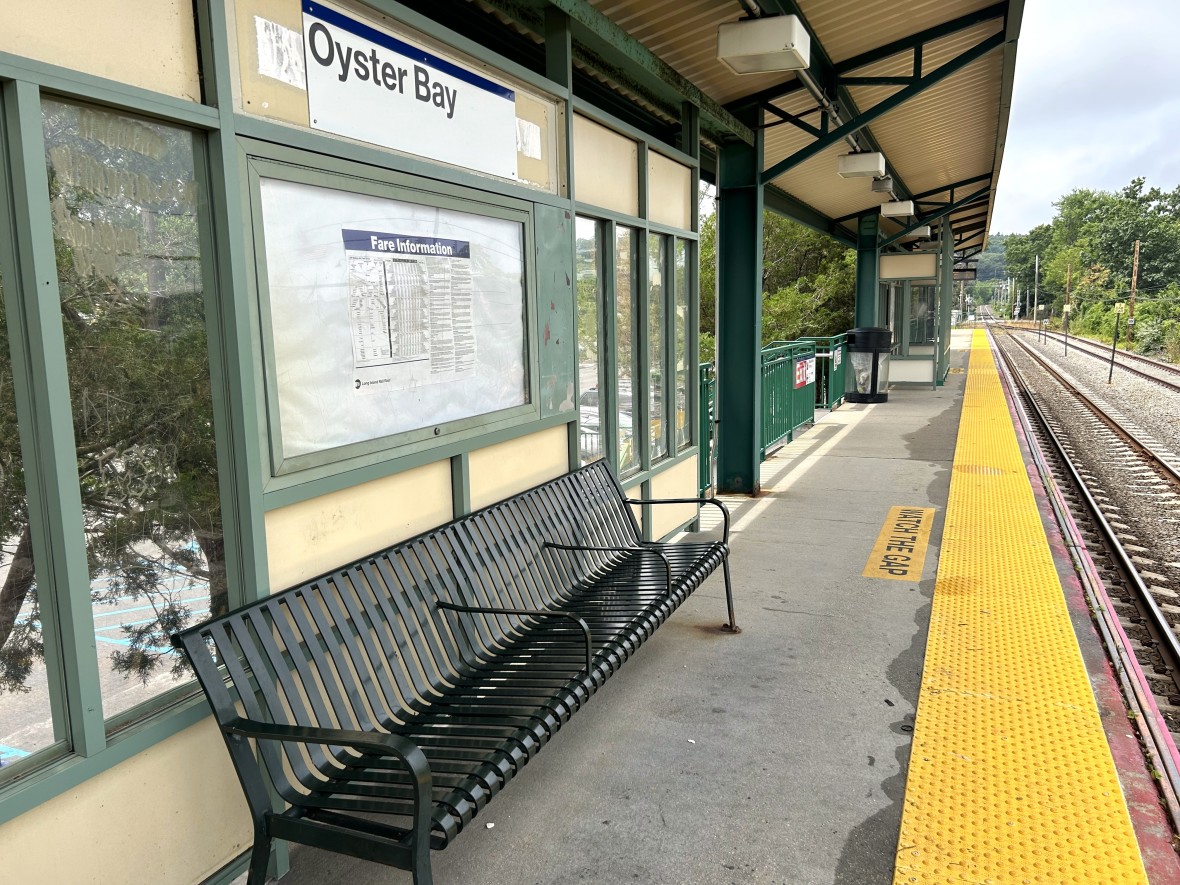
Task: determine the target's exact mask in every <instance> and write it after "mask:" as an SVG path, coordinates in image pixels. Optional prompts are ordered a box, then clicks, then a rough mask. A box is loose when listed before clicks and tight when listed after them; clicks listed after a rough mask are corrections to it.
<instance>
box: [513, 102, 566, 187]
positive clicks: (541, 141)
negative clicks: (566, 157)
mask: <svg viewBox="0 0 1180 885" xmlns="http://www.w3.org/2000/svg"><path fill="white" fill-rule="evenodd" d="M557 114H558V110H557V105H556V104H554V103H553V102H551V101H540V100H538V99H537V98H535V97H534V96H532V95H529V94H528V93H526V92H521V91H519V90H517V93H516V126H517V129H518V130H521V129H522V127H523V130H524V131H527V132H529V133H530V137H531V138H532V139H535V140H536V144H535V145H534V144H533V143H532V142H531V141H529V142H525V141H523V140H522V139H521V138H518V139H517V142H518V143H517V151H516V174H517V176H518V177H519V179H520V181H521V183H522V184H531V185H533V186H534V187H539V188H542V189H543V190H547V191H550V192H556V190H557V188H556V187H555V185H554V178H556V175H557V161H556V158H555V156H554V152H555V145H554V133H556V132H557ZM533 127H536V128H533ZM522 146H523V147H524V148H525V149H522Z"/></svg>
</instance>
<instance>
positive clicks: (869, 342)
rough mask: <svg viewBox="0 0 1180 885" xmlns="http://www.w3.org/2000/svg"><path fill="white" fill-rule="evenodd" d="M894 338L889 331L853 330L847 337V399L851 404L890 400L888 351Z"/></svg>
mask: <svg viewBox="0 0 1180 885" xmlns="http://www.w3.org/2000/svg"><path fill="white" fill-rule="evenodd" d="M892 339H893V334H892V333H891V332H890V331H889V330H888V329H879V328H868V329H853V330H852V331H851V332H849V333H848V361H849V363H851V365H850V366H849V370H850V371H849V372H848V374H847V375H846V376H845V377H846V378H847V379H848V380H847V382H846V384H845V399H846V400H847V401H848V402H850V403H883V402H885V401H886V400H887V399H889V394H888V392H887V391H888V390H889V351H890V350H891V349H892V348H893V340H892Z"/></svg>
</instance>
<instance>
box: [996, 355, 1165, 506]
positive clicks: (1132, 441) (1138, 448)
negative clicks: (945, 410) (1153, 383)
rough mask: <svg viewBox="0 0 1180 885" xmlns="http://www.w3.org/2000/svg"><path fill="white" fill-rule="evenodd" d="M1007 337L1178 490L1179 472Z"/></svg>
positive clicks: (1039, 360)
mask: <svg viewBox="0 0 1180 885" xmlns="http://www.w3.org/2000/svg"><path fill="white" fill-rule="evenodd" d="M1009 337H1010V338H1011V339H1012V340H1013V341H1015V342H1016V344H1017V345H1019V347H1020V348H1021V350H1023V351H1024V352H1025V353H1026V354H1028V355H1029V357H1031V358H1032V359H1033V361H1035V362H1036V363H1037V364H1038V365H1040V366H1041V368H1043V369H1044V370H1045V371H1046V372H1047V373H1048V374H1049V375H1051V376H1052V377H1053V379H1054V380H1056V381H1057V383H1058V384H1060V385H1061V386H1062V387H1064V388H1065V389H1066V390H1067V391H1068V392H1069V393H1070V394H1072V395H1073V396H1074V397H1076V398H1077V399H1078V401H1080V402H1081V403H1082V404H1083V405H1084V406H1086V408H1087V409H1089V410H1090V411H1091V412H1093V413H1094V416H1095V417H1096V418H1098V419H1099V420H1100V421H1101V422H1102V423H1103V424H1105V425H1106V426H1107V427H1109V428H1110V429H1111V430H1113V431H1114V432H1115V433H1116V434H1117V435H1118V436H1120V437H1122V438H1123V439H1124V440H1126V442H1127V443H1128V444H1129V445H1130V447H1131V448H1132V449H1133V450H1134V451H1135V452H1136V453H1138V454H1139V455H1141V456H1142V457H1143V458H1145V459H1146V460H1147V461H1148V462H1149V463H1150V464H1151V466H1152V467H1155V468H1156V469H1157V470H1159V471H1160V472H1161V473H1163V474H1164V478H1165V479H1167V480H1169V481H1170V482H1171V483H1172V484H1173V485H1174V486H1175V487H1176V488H1177V490H1180V471H1178V470H1177V469H1176V468H1175V467H1173V466H1172V465H1171V464H1170V463H1169V462H1168V461H1167V460H1166V459H1164V457H1163V456H1162V455H1160V454H1159V453H1158V452H1156V451H1155V449H1153V448H1152V447H1151V446H1149V445H1148V444H1147V443H1145V442H1143V440H1141V439H1139V437H1137V436H1136V435H1135V434H1134V433H1132V432H1131V431H1130V430H1127V428H1125V427H1123V426H1122V425H1121V424H1119V422H1118V421H1116V420H1115V419H1114V418H1112V417H1110V415H1108V414H1106V411H1105V410H1104V409H1103V408H1102V406H1100V405H1098V404H1097V403H1096V402H1094V400H1092V399H1090V397H1088V396H1087V395H1086V394H1084V393H1083V392H1082V391H1080V390H1078V388H1077V387H1075V386H1074V385H1073V384H1071V383H1070V382H1069V381H1068V380H1066V378H1065V377H1064V376H1063V375H1062V374H1061V373H1060V372H1058V371H1057V370H1056V369H1055V368H1053V366H1052V365H1050V364H1049V362H1047V361H1046V360H1045V359H1043V358H1042V357H1041V356H1040V354H1038V353H1037V352H1036V351H1035V350H1033V349H1032V348H1031V347H1029V346H1028V345H1027V344H1025V343H1024V342H1023V341H1021V340H1020V339H1019V338H1018V337H1016V336H1015V335H1011V333H1009Z"/></svg>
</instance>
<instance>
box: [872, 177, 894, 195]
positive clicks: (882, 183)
mask: <svg viewBox="0 0 1180 885" xmlns="http://www.w3.org/2000/svg"><path fill="white" fill-rule="evenodd" d="M873 193H875V194H891V193H893V176H892V175H885V176H882V177H881V178H874V179H873Z"/></svg>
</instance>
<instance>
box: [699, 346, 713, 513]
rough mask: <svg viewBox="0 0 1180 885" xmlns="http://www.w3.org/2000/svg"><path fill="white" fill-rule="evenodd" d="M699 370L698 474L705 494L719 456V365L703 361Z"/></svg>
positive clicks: (702, 491)
mask: <svg viewBox="0 0 1180 885" xmlns="http://www.w3.org/2000/svg"><path fill="white" fill-rule="evenodd" d="M697 371H698V377H699V379H700V380H699V383H700V387H701V399H700V403H701V407H700V412H699V414H698V416H697V441H698V442H699V443H700V447H701V451H700V455H699V456H698V458H697V475H698V483H699V486H700V493H701V494H702V495H703V494H705V491H706V490H707V489H708V488H710V487H711V486H712V485H713V464H714V463H715V461H716V457H717V452H716V445H717V439H716V434H715V430H716V427H717V425H716V424H715V423H714V421H713V415H714V414H715V412H714V408H715V406H716V400H717V366H716V365H714V364H713V363H701V364H700V367H699V368H698V370H697Z"/></svg>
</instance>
